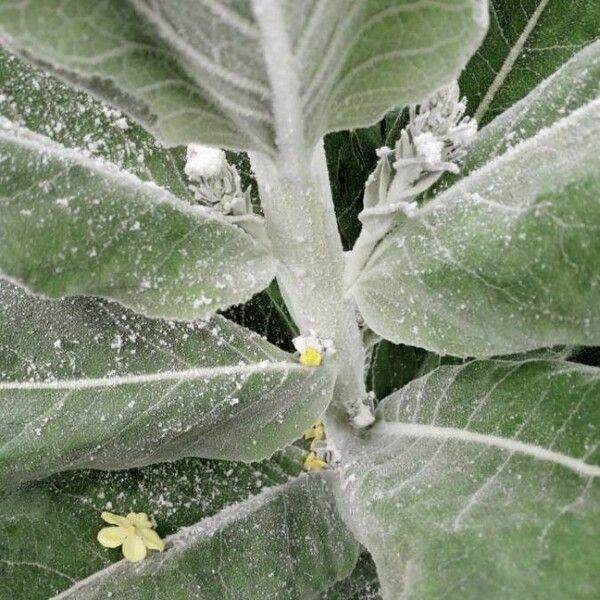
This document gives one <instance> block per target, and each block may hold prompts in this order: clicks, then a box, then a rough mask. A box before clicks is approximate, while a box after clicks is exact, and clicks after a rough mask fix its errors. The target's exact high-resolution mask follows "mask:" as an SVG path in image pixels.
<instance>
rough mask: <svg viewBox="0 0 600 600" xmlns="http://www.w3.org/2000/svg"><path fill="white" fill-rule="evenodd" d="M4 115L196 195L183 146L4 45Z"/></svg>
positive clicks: (0, 69) (0, 65)
mask: <svg viewBox="0 0 600 600" xmlns="http://www.w3.org/2000/svg"><path fill="white" fill-rule="evenodd" d="M0 116H3V117H6V118H7V119H9V120H10V121H13V122H14V123H19V124H20V125H22V126H23V127H26V128H27V129H30V130H31V131H34V132H35V133H39V134H41V135H45V136H46V137H49V138H50V139H51V140H53V141H55V142H57V143H59V144H61V145H63V146H67V147H68V148H79V149H80V150H81V152H83V153H84V154H85V155H86V156H94V157H98V158H102V159H104V160H107V161H109V162H112V163H113V164H115V165H117V166H118V167H119V168H121V169H124V170H126V171H129V172H130V173H133V174H134V175H137V176H138V177H139V178H140V179H143V180H145V181H153V182H154V183H156V184H157V185H159V186H161V187H164V188H166V189H168V190H169V191H170V192H171V193H173V194H174V195H175V196H177V197H178V198H180V199H185V200H188V199H189V200H192V198H193V195H192V194H191V192H190V191H189V189H188V181H187V177H186V176H185V175H184V167H185V148H173V149H168V148H164V147H163V146H162V145H161V144H160V143H159V142H157V141H156V139H155V138H154V137H153V136H152V135H150V134H149V133H148V132H146V131H145V130H144V129H142V128H141V127H140V126H139V125H137V124H136V123H134V122H133V121H131V120H129V119H126V118H125V117H124V116H123V114H122V113H121V112H120V111H118V110H115V109H113V108H108V107H107V106H106V105H104V104H102V103H101V102H99V101H97V100H95V99H93V98H92V97H91V96H90V95H89V94H87V93H85V92H79V91H77V90H75V89H74V88H73V87H71V86H70V85H67V84H64V83H62V82H61V81H60V80H58V79H56V78H55V77H52V75H49V74H48V73H45V72H44V71H42V70H39V69H35V68H33V67H32V66H30V65H28V64H26V63H24V62H22V61H21V60H19V59H18V58H17V57H16V56H12V55H10V54H8V53H5V52H2V51H1V50H0Z"/></svg>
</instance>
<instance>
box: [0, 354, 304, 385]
mask: <svg viewBox="0 0 600 600" xmlns="http://www.w3.org/2000/svg"><path fill="white" fill-rule="evenodd" d="M303 370H305V367H302V366H301V365H300V364H296V363H290V362H287V361H280V362H269V363H263V362H260V363H256V364H250V365H230V366H223V367H197V368H193V369H183V370H180V371H160V372H156V373H140V374H135V375H115V376H108V377H97V378H86V379H62V380H52V381H3V382H0V391H3V390H83V389H94V388H106V387H116V386H120V385H133V384H137V383H155V382H163V381H193V380H194V379H201V378H207V377H208V378H211V377H222V376H229V375H242V374H253V373H273V372H286V373H287V372H289V371H303Z"/></svg>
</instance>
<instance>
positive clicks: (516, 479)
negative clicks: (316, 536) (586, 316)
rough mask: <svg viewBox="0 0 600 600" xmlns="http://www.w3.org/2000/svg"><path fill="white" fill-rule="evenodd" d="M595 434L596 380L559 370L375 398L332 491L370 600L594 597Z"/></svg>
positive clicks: (425, 385)
mask: <svg viewBox="0 0 600 600" xmlns="http://www.w3.org/2000/svg"><path fill="white" fill-rule="evenodd" d="M599 432H600V369H597V368H594V367H587V366H583V365H577V364H574V363H567V362H562V361H547V360H530V361H524V362H510V361H481V362H473V363H470V364H467V365H464V366H444V367H440V368H439V369H436V370H435V371H432V372H431V373H429V374H428V375H426V376H425V377H423V378H421V379H418V380H415V381H414V382H412V383H411V384H409V385H408V386H406V387H405V388H403V389H402V390H400V391H399V392H397V393H395V394H393V395H392V396H389V397H388V398H387V399H385V400H384V401H383V402H382V403H381V404H380V405H379V407H378V409H377V423H376V424H375V426H374V428H373V429H372V430H371V432H370V433H369V434H368V435H367V437H366V439H365V440H363V441H361V442H357V443H355V444H354V445H353V446H352V448H351V449H350V448H348V449H346V452H345V454H344V455H345V456H346V464H345V465H344V467H343V473H342V474H341V485H340V487H339V489H338V496H339V499H340V503H341V504H340V506H342V507H344V514H345V518H346V520H347V522H348V523H350V525H351V526H352V528H353V530H354V531H355V533H356V534H357V535H358V537H359V539H360V541H361V542H362V543H363V544H365V545H366V546H367V548H368V549H369V550H370V551H371V553H372V554H373V557H374V559H375V563H376V565H377V571H378V573H379V577H380V580H381V583H382V588H383V592H384V598H389V599H390V600H396V599H397V598H400V597H402V598H406V599H407V600H410V599H413V598H415V599H416V598H418V599H419V600H425V599H429V598H432V599H433V598H436V599H437V598H441V597H444V598H448V599H449V600H452V599H457V600H458V599H460V600H480V599H481V598H486V599H489V600H496V599H498V600H500V599H502V600H505V599H506V598H511V600H529V599H530V598H533V597H539V598H547V599H548V600H550V599H555V598H556V599H557V600H563V599H564V598H570V599H573V600H584V599H585V600H592V599H593V598H595V597H596V596H597V593H598V587H599V586H600V556H599V555H598V553H597V552H596V551H595V548H596V547H597V540H598V536H599V535H600V436H599ZM350 452H351V453H350Z"/></svg>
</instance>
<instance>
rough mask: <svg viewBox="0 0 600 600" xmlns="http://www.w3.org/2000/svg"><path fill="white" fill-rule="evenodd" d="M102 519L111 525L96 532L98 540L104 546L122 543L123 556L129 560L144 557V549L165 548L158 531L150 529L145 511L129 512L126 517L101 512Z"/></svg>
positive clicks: (142, 558)
mask: <svg viewBox="0 0 600 600" xmlns="http://www.w3.org/2000/svg"><path fill="white" fill-rule="evenodd" d="M101 517H102V519H103V520H104V521H106V522H107V523H110V524H111V525H113V527H103V528H102V529H101V530H100V531H99V532H98V536H97V537H98V541H99V542H100V543H101V544H102V545H103V546H104V547H105V548H118V547H119V546H121V545H123V556H124V557H125V558H126V559H127V560H129V561H131V562H139V561H140V560H144V558H146V551H147V549H149V550H158V551H159V552H162V551H163V550H164V549H165V543H164V542H163V541H162V540H161V539H160V537H159V535H158V533H156V531H153V530H152V523H150V521H149V520H148V515H147V514H146V513H129V514H128V515H127V516H126V517H121V516H119V515H113V513H109V512H103V513H102V515H101Z"/></svg>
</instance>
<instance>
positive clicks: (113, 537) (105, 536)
mask: <svg viewBox="0 0 600 600" xmlns="http://www.w3.org/2000/svg"><path fill="white" fill-rule="evenodd" d="M96 537H97V538H98V541H99V542H100V543H101V544H102V545H103V546H104V547H105V548H117V547H119V546H120V545H121V544H122V543H123V541H124V540H125V538H126V537H127V530H126V529H123V528H122V527H119V526H118V525H117V526H116V527H103V528H102V529H101V530H100V531H99V532H98V535H97V536H96Z"/></svg>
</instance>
